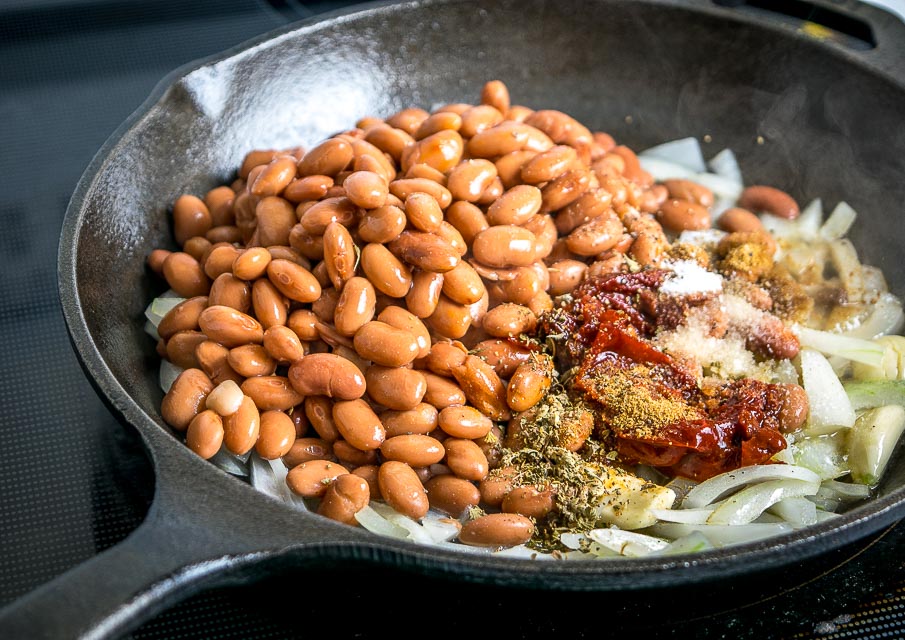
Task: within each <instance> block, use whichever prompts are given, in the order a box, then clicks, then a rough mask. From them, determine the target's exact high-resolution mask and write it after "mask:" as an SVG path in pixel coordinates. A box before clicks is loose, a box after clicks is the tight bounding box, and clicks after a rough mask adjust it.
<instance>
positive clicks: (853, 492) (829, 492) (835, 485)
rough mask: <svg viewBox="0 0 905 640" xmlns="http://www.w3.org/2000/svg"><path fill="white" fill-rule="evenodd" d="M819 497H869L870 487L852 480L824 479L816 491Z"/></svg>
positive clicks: (862, 498)
mask: <svg viewBox="0 0 905 640" xmlns="http://www.w3.org/2000/svg"><path fill="white" fill-rule="evenodd" d="M817 495H818V496H820V497H828V498H839V499H840V500H864V499H866V498H869V497H870V487H869V486H868V485H866V484H856V483H854V482H839V481H838V480H824V481H823V483H821V485H820V490H819V491H817Z"/></svg>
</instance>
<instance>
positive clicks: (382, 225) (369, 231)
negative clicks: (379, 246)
mask: <svg viewBox="0 0 905 640" xmlns="http://www.w3.org/2000/svg"><path fill="white" fill-rule="evenodd" d="M405 224H406V217H405V212H404V211H403V210H402V209H400V208H399V207H397V206H394V205H391V204H386V205H383V206H382V207H378V208H376V209H372V210H371V211H368V212H366V213H365V214H364V215H363V216H362V217H361V220H360V221H359V223H358V235H359V237H360V238H361V239H362V240H364V241H365V242H376V243H384V242H389V241H390V240H392V239H393V238H395V237H396V236H398V235H399V234H400V233H402V232H403V230H405Z"/></svg>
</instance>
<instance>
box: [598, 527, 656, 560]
mask: <svg viewBox="0 0 905 640" xmlns="http://www.w3.org/2000/svg"><path fill="white" fill-rule="evenodd" d="M588 537H589V538H590V539H591V540H593V541H594V542H597V543H599V544H601V545H603V546H604V547H606V548H607V549H610V550H611V551H616V552H617V553H619V554H621V555H624V556H628V557H638V556H644V555H647V554H649V553H651V552H652V551H659V550H660V549H664V548H666V547H667V546H668V545H669V541H667V540H663V539H662V538H656V537H654V536H649V535H646V534H643V533H636V532H635V531H623V530H622V529H592V530H591V531H589V532H588Z"/></svg>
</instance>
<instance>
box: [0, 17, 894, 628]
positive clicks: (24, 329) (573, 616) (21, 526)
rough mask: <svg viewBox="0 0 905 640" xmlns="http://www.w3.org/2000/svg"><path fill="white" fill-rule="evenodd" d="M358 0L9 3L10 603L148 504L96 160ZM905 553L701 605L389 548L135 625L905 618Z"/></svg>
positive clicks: (5, 154)
mask: <svg viewBox="0 0 905 640" xmlns="http://www.w3.org/2000/svg"><path fill="white" fill-rule="evenodd" d="M350 4H352V3H349V2H319V3H302V2H297V1H295V0H272V1H271V2H263V0H261V1H256V0H233V1H230V2H226V1H224V2H217V1H214V0H197V1H195V2H180V1H177V0H147V1H144V2H137V1H136V2H129V1H127V0H121V1H115V0H96V1H95V2H76V1H74V0H30V1H28V2H21V3H19V4H18V5H17V6H16V7H14V8H13V7H6V8H4V6H3V5H0V60H2V62H3V64H0V140H2V141H3V151H2V153H0V185H2V188H0V336H2V337H3V339H2V340H0V363H2V366H0V438H2V441H3V444H4V446H2V447H0V606H2V605H3V604H6V603H8V602H11V601H13V600H15V599H16V598H18V597H20V596H22V595H23V594H25V593H26V592H28V591H29V590H31V589H32V588H34V587H36V586H38V585H40V584H42V583H44V582H46V581H48V580H50V579H52V578H53V577H55V576H57V575H59V574H61V573H62V572H64V571H66V570H67V569H69V568H71V567H73V566H75V565H77V564H79V563H80V562H82V561H84V560H86V559H88V558H90V557H92V556H93V555H95V554H97V553H99V552H100V551H103V550H104V549H106V548H109V547H110V546H112V545H114V544H116V543H117V542H118V541H119V540H121V539H122V538H124V537H125V536H126V535H127V534H128V533H129V532H130V531H132V530H133V529H134V528H135V527H136V526H137V525H138V524H139V523H140V521H141V520H142V518H143V516H144V514H145V512H146V510H147V507H148V504H149V501H150V496H151V492H152V489H153V476H152V473H151V469H150V467H149V465H148V462H147V460H146V459H145V458H144V455H143V454H142V452H141V448H140V446H139V444H138V443H137V441H136V436H135V435H134V434H133V433H132V431H131V430H129V429H127V428H124V427H123V426H121V425H120V424H119V423H118V422H117V421H116V420H115V419H114V418H113V417H111V415H110V414H109V412H108V411H107V410H106V408H105V407H104V405H103V404H102V403H101V401H100V400H99V399H98V398H97V396H96V395H95V393H94V391H93V389H92V387H91V385H90V384H89V382H88V381H87V380H86V378H85V376H84V374H83V373H82V370H81V369H80V367H79V365H78V363H77V361H76V358H75V356H74V354H73V352H72V349H71V348H70V345H69V341H68V338H67V335H66V329H65V326H64V324H63V320H62V315H61V313H60V311H59V306H58V301H57V286H56V252H57V241H58V234H59V229H60V224H61V222H62V218H63V213H64V210H65V207H66V203H67V201H68V198H69V195H70V193H71V192H72V190H73V188H74V187H75V184H76V182H77V180H78V178H79V176H80V174H81V172H82V171H83V169H84V168H85V166H86V165H87V163H88V162H89V160H90V159H91V157H92V155H93V154H94V152H95V151H96V149H97V148H98V147H100V145H101V144H102V143H103V141H104V140H105V139H106V137H107V136H108V135H109V134H110V133H111V132H112V131H113V130H114V129H115V128H116V127H117V126H118V125H119V123H120V122H121V121H122V120H124V119H125V118H126V117H127V116H128V115H129V113H131V112H132V110H133V109H135V108H136V107H137V106H138V105H139V104H141V102H142V101H143V100H144V98H145V97H146V96H147V94H148V93H149V92H150V91H151V90H152V88H153V87H154V85H155V84H156V83H157V82H158V81H159V80H160V79H161V78H162V77H163V76H165V75H166V74H167V73H168V72H169V71H171V70H172V69H174V68H176V67H178V66H180V65H182V64H184V63H187V62H190V61H192V60H194V59H197V58H199V57H203V56H206V55H209V54H212V53H216V52H218V51H221V50H223V49H226V48H228V47H231V46H233V45H235V44H238V43H240V42H242V41H244V40H247V39H248V38H251V37H253V36H255V35H257V34H260V33H263V32H266V31H268V30H270V29H273V28H275V27H278V26H280V25H283V24H286V23H287V22H290V21H294V20H297V19H301V18H305V17H308V16H311V15H316V14H317V13H319V12H322V11H326V10H330V9H335V8H339V7H342V6H348V5H350ZM363 115H364V114H363ZM125 294H126V295H127V294H128V292H126V293H125ZM114 295H116V294H114ZM119 295H123V294H119ZM903 564H905V525H900V526H898V527H896V528H893V529H891V530H889V531H887V532H884V533H883V534H881V535H879V536H875V537H874V538H872V539H870V540H867V541H864V542H862V543H859V544H857V545H853V546H852V547H850V548H846V549H843V550H840V551H838V552H836V553H835V554H833V555H832V557H831V558H829V559H824V561H823V563H822V564H820V565H819V566H817V567H815V568H813V569H812V570H811V571H809V572H804V573H802V574H796V577H794V578H790V579H789V581H788V582H787V583H785V584H778V585H777V587H776V591H775V594H776V595H775V596H774V597H772V598H770V599H767V600H763V601H761V600H762V596H757V597H754V596H751V595H750V593H747V592H746V591H745V590H744V589H743V588H730V587H728V586H727V588H726V589H725V590H722V589H721V590H719V592H709V593H702V594H700V597H701V598H709V599H714V598H715V599H718V602H719V605H720V606H719V607H718V608H719V609H721V610H724V611H726V613H723V614H720V615H716V616H710V617H705V618H700V619H696V620H687V619H685V618H686V617H687V616H682V612H681V611H677V610H676V607H674V606H670V605H669V603H663V602H638V603H635V604H633V605H632V606H627V607H625V609H624V610H622V613H620V610H618V609H617V610H615V611H614V610H613V609H612V608H611V607H609V608H608V607H607V606H605V603H600V602H599V601H597V600H595V598H600V597H601V596H594V597H591V596H587V595H585V596H575V597H571V596H570V597H566V596H549V595H544V594H538V593H533V594H521V593H512V592H506V591H495V590H493V589H489V588H484V587H478V586H474V585H470V586H469V585H459V584H449V583H444V582H437V581H431V580H427V579H423V578H419V577H414V576H409V575H404V574H398V573H396V572H394V571H392V570H390V569H386V568H381V569H374V568H369V567H313V568H311V570H310V571H305V572H304V573H303V574H302V575H298V574H294V575H284V576H274V577H273V578H271V579H268V580H266V581H264V582H260V583H256V584H252V585H243V586H235V587H224V588H218V589H212V590H209V591H206V592H203V593H201V594H199V595H197V596H194V597H192V598H189V599H188V600H186V601H184V602H182V603H180V604H178V605H175V606H173V607H172V608H170V609H169V610H167V611H165V612H163V613H162V614H160V615H158V616H157V617H156V618H154V619H153V620H151V621H149V622H148V623H146V624H145V625H143V626H142V627H141V628H140V629H138V630H137V631H136V632H135V633H134V634H133V637H134V638H141V639H162V638H170V639H198V638H223V639H225V638H237V639H238V638H242V639H246V638H247V639H253V638H289V637H301V636H306V635H311V634H312V633H316V632H318V631H320V632H322V633H324V634H325V635H328V636H329V637H345V638H353V637H354V638H365V637H376V636H381V637H391V636H392V635H394V634H400V635H403V636H404V637H412V636H414V635H422V634H432V633H438V632H439V633H440V634H441V635H444V636H445V635H457V636H468V635H479V636H481V637H484V636H485V635H492V636H499V637H507V638H539V637H544V638H548V637H574V638H584V637H587V638H603V637H609V636H610V634H617V633H618V634H621V635H624V634H625V633H628V632H630V631H631V630H632V629H634V630H635V631H636V632H637V631H639V630H641V631H643V632H644V633H645V634H646V635H648V636H652V637H676V638H680V637H692V636H694V637H698V638H784V639H790V640H791V639H796V640H797V639H810V638H825V639H827V640H836V639H843V638H845V639H851V638H859V639H871V640H874V639H877V640H879V639H880V638H903V637H905V570H903ZM805 580H807V581H808V582H807V584H801V583H802V582H804V581H805ZM328 630H329V631H328ZM437 630H439V631H437Z"/></svg>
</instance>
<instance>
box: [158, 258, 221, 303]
mask: <svg viewBox="0 0 905 640" xmlns="http://www.w3.org/2000/svg"><path fill="white" fill-rule="evenodd" d="M162 271H163V277H164V279H166V281H167V284H168V285H170V288H171V289H173V291H175V292H176V293H178V294H179V295H180V296H181V297H183V298H193V297H195V296H204V295H207V293H208V291H210V288H211V281H210V280H209V279H208V277H207V275H205V272H204V271H203V270H202V268H201V265H200V264H199V263H198V261H197V260H195V258H193V257H192V256H190V255H189V254H187V253H184V252H182V251H173V252H172V253H170V255H168V256H167V257H166V258H165V259H164V261H163V266H162Z"/></svg>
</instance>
